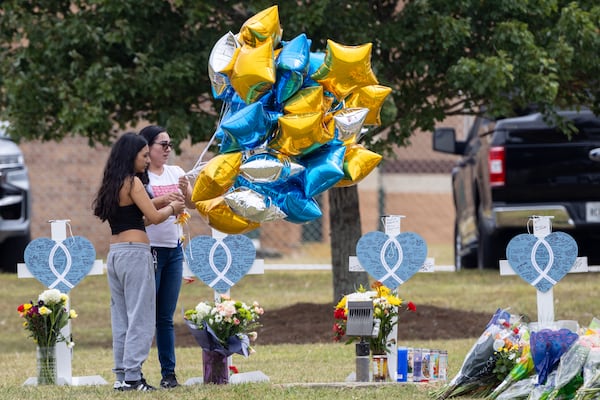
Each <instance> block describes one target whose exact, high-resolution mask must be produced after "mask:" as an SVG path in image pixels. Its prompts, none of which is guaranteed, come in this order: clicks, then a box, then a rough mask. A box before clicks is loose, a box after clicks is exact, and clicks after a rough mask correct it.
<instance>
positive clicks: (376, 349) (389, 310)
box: [333, 281, 417, 381]
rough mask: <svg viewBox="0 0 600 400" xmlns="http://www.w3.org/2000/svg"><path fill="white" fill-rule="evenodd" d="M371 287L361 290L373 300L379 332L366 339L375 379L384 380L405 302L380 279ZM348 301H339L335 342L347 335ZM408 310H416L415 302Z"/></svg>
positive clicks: (334, 314)
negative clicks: (399, 317) (388, 356)
mask: <svg viewBox="0 0 600 400" xmlns="http://www.w3.org/2000/svg"><path fill="white" fill-rule="evenodd" d="M371 288H372V289H373V290H371V291H367V290H366V289H365V288H363V287H362V286H360V288H359V289H358V293H359V294H361V295H362V296H366V297H368V298H370V299H372V300H373V322H374V324H378V325H379V331H378V332H377V335H376V336H372V337H369V338H366V339H367V340H368V342H369V348H370V350H371V357H372V361H373V380H374V381H385V380H387V377H388V369H387V353H388V351H389V350H390V347H391V344H392V343H393V342H392V341H395V339H394V338H390V334H391V333H392V331H393V329H394V327H395V326H396V325H397V324H398V316H399V313H400V312H401V311H402V310H403V308H402V304H403V301H402V299H401V298H399V297H398V296H397V294H396V293H395V291H392V290H391V289H389V288H388V287H386V286H384V285H383V284H382V283H381V282H378V281H375V282H373V284H372V285H371ZM347 300H348V295H346V296H344V297H343V298H342V299H341V300H340V302H339V303H338V304H337V305H336V306H335V309H334V311H333V318H334V324H333V332H334V338H333V339H334V340H335V341H340V340H342V338H343V337H344V336H345V335H346V325H347V321H348V306H347ZM405 309H406V310H408V311H416V310H417V308H416V306H415V305H414V303H413V302H408V303H407V305H406V308H405ZM356 339H357V338H355V337H351V338H349V339H348V340H347V342H346V343H352V342H354V341H355V340H356Z"/></svg>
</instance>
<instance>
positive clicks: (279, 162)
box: [240, 149, 304, 183]
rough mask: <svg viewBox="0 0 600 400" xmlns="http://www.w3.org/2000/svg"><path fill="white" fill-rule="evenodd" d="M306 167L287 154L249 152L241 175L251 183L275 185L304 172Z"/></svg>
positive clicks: (263, 150) (268, 150) (241, 167)
mask: <svg viewBox="0 0 600 400" xmlns="http://www.w3.org/2000/svg"><path fill="white" fill-rule="evenodd" d="M303 169H304V167H303V166H302V165H300V164H298V163H294V162H292V160H291V158H290V157H288V156H286V155H285V154H281V153H278V152H276V151H274V150H271V149H258V150H254V151H251V152H247V155H246V159H245V160H244V161H243V162H242V165H241V166H240V173H241V174H242V176H244V178H246V179H248V180H249V181H250V182H257V183H273V182H277V181H279V180H283V179H287V178H289V177H290V176H292V175H295V174H298V173H300V172H302V170H303Z"/></svg>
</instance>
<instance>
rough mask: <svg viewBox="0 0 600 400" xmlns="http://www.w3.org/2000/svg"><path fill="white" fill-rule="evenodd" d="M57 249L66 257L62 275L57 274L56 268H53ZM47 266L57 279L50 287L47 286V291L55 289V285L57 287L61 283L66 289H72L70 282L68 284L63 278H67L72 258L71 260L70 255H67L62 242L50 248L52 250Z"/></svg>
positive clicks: (67, 252) (67, 251)
mask: <svg viewBox="0 0 600 400" xmlns="http://www.w3.org/2000/svg"><path fill="white" fill-rule="evenodd" d="M58 249H61V250H62V251H63V253H65V256H66V257H67V264H66V265H65V269H64V271H63V272H62V274H61V273H59V272H58V270H57V269H56V267H55V266H54V255H55V254H56V252H57V251H58ZM48 265H49V266H50V271H52V273H53V274H54V276H55V277H56V278H57V279H56V280H55V281H54V282H52V284H51V285H50V286H48V288H49V289H54V288H55V287H56V285H58V284H59V283H61V282H62V283H64V284H65V285H67V287H69V288H70V289H73V288H74V287H75V285H73V284H72V283H71V282H69V281H68V280H66V279H65V276H67V274H68V273H69V271H70V270H71V265H72V258H71V253H69V250H68V249H67V247H66V246H65V245H64V244H62V242H61V243H58V242H57V243H56V244H55V245H54V246H53V247H52V250H50V255H49V256H48Z"/></svg>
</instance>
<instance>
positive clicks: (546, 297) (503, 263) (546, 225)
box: [500, 216, 589, 328]
mask: <svg viewBox="0 0 600 400" xmlns="http://www.w3.org/2000/svg"><path fill="white" fill-rule="evenodd" d="M551 218H552V217H551V216H536V217H532V218H530V220H531V221H532V222H533V234H534V236H536V237H538V238H544V237H546V236H548V235H549V234H550V233H551V232H552V228H551V224H550V219H551ZM580 272H589V268H588V264H587V257H577V259H576V260H575V263H574V264H573V266H572V267H571V270H570V271H569V273H570V274H571V273H580ZM500 275H501V276H507V275H516V272H515V271H514V270H513V269H512V267H511V266H510V264H509V263H508V261H507V260H500ZM536 291H537V312H538V326H539V327H540V328H543V327H551V326H553V324H554V294H553V288H550V289H549V290H548V291H546V292H542V291H540V290H537V289H536Z"/></svg>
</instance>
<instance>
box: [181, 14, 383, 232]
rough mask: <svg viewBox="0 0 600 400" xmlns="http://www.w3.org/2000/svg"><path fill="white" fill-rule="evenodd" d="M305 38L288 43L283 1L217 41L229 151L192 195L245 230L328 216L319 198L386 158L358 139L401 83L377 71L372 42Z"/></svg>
mask: <svg viewBox="0 0 600 400" xmlns="http://www.w3.org/2000/svg"><path fill="white" fill-rule="evenodd" d="M310 45H311V41H310V39H308V38H307V36H306V35H305V34H300V35H298V36H297V37H295V38H293V39H292V40H290V41H287V42H286V41H282V29H281V26H280V23H279V11H278V8H277V6H273V7H270V8H267V9H265V10H263V11H261V12H259V13H258V14H256V15H254V16H253V17H251V18H250V19H248V20H247V21H246V22H244V24H243V25H242V27H241V29H240V32H239V33H238V34H236V35H234V34H233V33H231V32H228V33H227V34H225V35H224V36H223V37H221V38H220V39H219V40H218V41H217V43H216V44H215V45H214V47H213V49H212V51H211V54H210V59H209V65H208V73H209V77H210V81H211V85H212V92H213V95H214V97H215V98H216V99H219V100H222V101H223V111H222V113H221V118H220V122H219V126H218V128H217V131H216V132H215V136H214V137H216V138H217V139H218V140H219V154H218V155H216V156H215V157H213V158H212V159H211V160H210V161H208V162H207V163H206V164H205V165H204V167H203V168H202V169H201V170H200V172H199V173H198V176H197V178H196V182H195V184H194V192H193V195H192V200H193V201H194V202H195V203H196V208H197V210H198V211H199V213H200V215H201V216H202V217H203V218H204V219H205V220H206V221H207V222H208V224H209V225H210V226H211V227H213V228H215V229H217V230H219V231H221V232H224V233H228V234H240V233H245V232H249V231H251V230H253V229H256V228H258V227H259V226H260V225H261V223H263V222H267V221H273V220H278V219H285V220H286V221H290V222H293V223H304V222H308V221H312V220H315V219H318V218H320V217H321V216H322V212H321V210H320V207H319V205H318V203H317V202H316V201H315V199H314V196H316V195H318V194H319V193H322V192H324V191H326V190H327V189H329V188H331V187H333V186H338V187H340V186H350V185H354V184H356V183H358V182H359V181H360V180H362V179H363V178H364V177H366V176H367V175H368V174H369V173H370V172H371V171H372V170H373V169H374V168H375V167H377V165H378V164H379V162H380V161H381V158H382V157H381V156H380V155H379V154H376V153H374V152H372V151H370V150H368V149H366V148H365V147H364V146H362V145H360V144H358V140H359V139H360V135H361V134H362V133H363V130H364V129H365V128H364V125H379V124H380V123H381V122H380V117H379V114H380V109H381V107H382V104H383V102H384V100H385V98H386V97H387V95H388V94H389V93H390V92H391V88H389V87H385V86H381V85H379V84H378V81H377V78H376V77H375V75H374V73H373V71H372V69H371V61H370V58H371V47H372V44H371V43H368V44H364V45H359V46H345V45H341V44H338V43H335V42H333V41H332V40H328V41H327V49H326V51H325V52H324V53H322V52H311V51H310Z"/></svg>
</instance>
